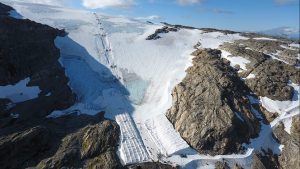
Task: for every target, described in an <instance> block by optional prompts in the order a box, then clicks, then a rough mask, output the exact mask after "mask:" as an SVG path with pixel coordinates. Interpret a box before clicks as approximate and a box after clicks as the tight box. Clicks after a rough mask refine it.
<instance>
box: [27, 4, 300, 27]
mask: <svg viewBox="0 0 300 169" xmlns="http://www.w3.org/2000/svg"><path fill="white" fill-rule="evenodd" d="M23 1H31V2H38V3H39V2H40V3H48V4H51V5H61V6H68V7H71V8H76V9H83V10H90V11H97V12H102V13H107V14H113V15H125V16H128V17H130V18H138V19H141V20H142V19H143V18H145V19H144V20H149V21H152V22H167V23H170V24H181V25H187V26H193V27H201V28H216V29H228V30H233V31H251V30H255V31H262V30H269V29H274V28H279V27H286V28H291V29H289V30H293V31H295V30H297V31H299V0H23ZM146 18H147V19H146Z"/></svg>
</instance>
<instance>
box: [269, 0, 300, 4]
mask: <svg viewBox="0 0 300 169" xmlns="http://www.w3.org/2000/svg"><path fill="white" fill-rule="evenodd" d="M294 1H299V0H273V3H276V4H286V3H289V2H294Z"/></svg>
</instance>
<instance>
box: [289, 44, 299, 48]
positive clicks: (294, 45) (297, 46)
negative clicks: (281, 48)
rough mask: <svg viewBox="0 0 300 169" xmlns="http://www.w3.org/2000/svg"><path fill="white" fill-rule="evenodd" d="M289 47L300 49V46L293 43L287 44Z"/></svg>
mask: <svg viewBox="0 0 300 169" xmlns="http://www.w3.org/2000/svg"><path fill="white" fill-rule="evenodd" d="M289 46H293V47H296V48H300V44H294V43H292V44H289Z"/></svg>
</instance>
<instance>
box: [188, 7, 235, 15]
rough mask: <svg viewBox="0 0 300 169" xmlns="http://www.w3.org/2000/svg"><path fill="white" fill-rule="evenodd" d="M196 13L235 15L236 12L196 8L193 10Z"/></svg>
mask: <svg viewBox="0 0 300 169" xmlns="http://www.w3.org/2000/svg"><path fill="white" fill-rule="evenodd" d="M192 10H193V11H195V12H212V13H225V14H234V12H231V11H222V10H218V9H211V10H207V9H204V8H195V9H192Z"/></svg>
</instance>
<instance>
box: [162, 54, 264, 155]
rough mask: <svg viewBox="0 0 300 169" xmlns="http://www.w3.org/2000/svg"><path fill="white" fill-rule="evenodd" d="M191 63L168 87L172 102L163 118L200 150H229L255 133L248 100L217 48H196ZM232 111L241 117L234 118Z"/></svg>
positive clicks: (236, 149) (256, 125)
mask: <svg viewBox="0 0 300 169" xmlns="http://www.w3.org/2000/svg"><path fill="white" fill-rule="evenodd" d="M192 55H194V56H196V57H195V58H194V59H193V64H194V65H193V66H192V67H190V68H188V69H187V70H186V72H187V73H188V74H187V75H186V77H185V78H184V79H183V80H182V82H181V83H180V84H178V85H176V87H175V88H174V89H173V90H172V96H173V105H172V107H171V108H170V109H168V110H167V113H166V115H167V118H168V119H169V120H170V121H171V123H172V124H173V125H174V128H175V129H176V130H177V131H178V132H179V133H180V134H181V136H182V138H183V139H185V140H186V141H187V142H188V143H189V144H190V146H191V147H193V148H194V149H196V150H197V151H198V152H200V153H202V154H207V153H208V154H211V155H216V154H231V153H234V152H239V151H242V147H241V144H242V143H244V142H247V141H248V140H249V139H250V138H251V137H252V138H253V137H257V136H258V132H259V131H260V123H259V121H258V119H257V118H256V117H255V116H254V115H253V114H252V112H251V106H250V102H249V100H248V97H247V96H246V94H245V93H244V91H243V86H244V84H243V82H242V81H240V79H239V77H238V76H237V74H236V73H235V72H234V71H233V68H232V67H231V66H229V63H228V62H227V61H226V60H225V59H222V58H221V57H220V56H221V51H219V50H212V49H198V50H196V51H195V52H193V53H192ZM235 112H236V113H237V114H238V115H239V116H240V117H241V119H243V121H242V120H240V119H239V118H238V116H237V115H236V114H235Z"/></svg>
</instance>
